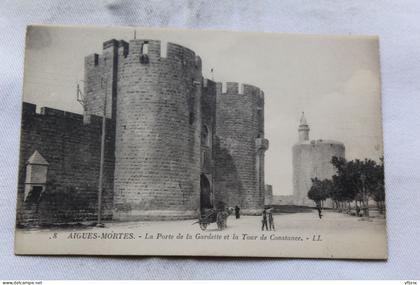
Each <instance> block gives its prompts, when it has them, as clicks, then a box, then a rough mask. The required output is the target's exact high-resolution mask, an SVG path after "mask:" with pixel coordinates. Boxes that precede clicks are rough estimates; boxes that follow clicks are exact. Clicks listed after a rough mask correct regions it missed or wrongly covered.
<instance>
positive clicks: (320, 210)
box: [316, 205, 322, 219]
mask: <svg viewBox="0 0 420 285" xmlns="http://www.w3.org/2000/svg"><path fill="white" fill-rule="evenodd" d="M316 209H317V210H318V216H319V218H320V219H322V213H321V212H322V209H321V205H317V206H316Z"/></svg>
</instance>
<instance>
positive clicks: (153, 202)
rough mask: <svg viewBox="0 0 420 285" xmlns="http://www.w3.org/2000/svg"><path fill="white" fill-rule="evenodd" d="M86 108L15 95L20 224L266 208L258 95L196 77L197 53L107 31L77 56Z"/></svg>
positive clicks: (261, 104)
mask: <svg viewBox="0 0 420 285" xmlns="http://www.w3.org/2000/svg"><path fill="white" fill-rule="evenodd" d="M84 81H85V85H84V90H83V95H84V96H83V100H82V103H83V106H84V114H83V115H79V114H75V113H69V112H65V111H60V110H56V109H52V108H46V107H44V108H41V111H40V112H39V113H38V112H36V106H35V105H33V104H29V103H23V117H22V131H21V149H20V153H21V155H20V167H19V182H18V183H19V185H18V207H17V209H18V218H17V220H18V224H21V225H25V224H51V223H65V222H69V221H71V222H77V221H86V220H93V219H95V218H96V215H97V212H98V211H97V207H98V187H99V185H98V184H99V181H100V179H99V173H100V167H101V163H100V161H101V135H102V131H101V129H102V127H103V125H102V117H103V114H106V124H105V147H104V148H103V150H104V160H103V161H104V163H103V179H102V180H101V181H102V182H103V193H102V198H101V199H100V200H101V202H102V210H101V211H102V215H103V217H104V219H108V220H111V219H112V220H117V221H129V220H133V221H135V220H153V219H174V220H175V219H185V218H196V217H197V216H198V213H199V212H200V210H202V209H206V208H212V207H219V206H220V205H222V206H223V205H225V206H229V207H234V206H236V205H238V206H239V207H240V208H241V211H242V213H244V214H256V213H260V211H261V210H262V208H263V207H264V187H265V185H264V153H265V151H266V150H267V148H268V140H267V139H265V138H264V93H263V91H262V90H260V89H259V88H258V87H255V86H252V85H246V84H244V85H239V84H238V83H232V82H228V83H226V84H222V83H219V82H217V83H216V82H214V81H212V80H209V79H205V78H203V75H202V70H201V59H200V57H198V56H196V55H195V53H194V52H193V51H192V50H190V49H188V48H186V47H183V46H180V45H177V44H173V43H168V44H167V46H165V47H163V46H161V43H160V41H155V40H138V39H136V40H131V41H130V42H129V43H128V42H125V41H122V40H121V41H117V40H114V39H113V40H110V41H107V42H105V43H104V44H103V52H102V54H92V55H89V56H87V57H86V58H85V80H84Z"/></svg>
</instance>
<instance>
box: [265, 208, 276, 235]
mask: <svg viewBox="0 0 420 285" xmlns="http://www.w3.org/2000/svg"><path fill="white" fill-rule="evenodd" d="M267 214H268V227H269V228H270V231H271V230H273V231H274V230H275V228H274V219H273V208H270V209H268V210H267Z"/></svg>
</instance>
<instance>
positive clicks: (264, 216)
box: [261, 209, 268, 231]
mask: <svg viewBox="0 0 420 285" xmlns="http://www.w3.org/2000/svg"><path fill="white" fill-rule="evenodd" d="M261 222H262V227H261V230H262V231H263V230H264V226H265V230H266V231H268V225H267V211H266V210H265V209H264V211H263V212H262V220H261Z"/></svg>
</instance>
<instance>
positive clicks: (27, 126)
mask: <svg viewBox="0 0 420 285" xmlns="http://www.w3.org/2000/svg"><path fill="white" fill-rule="evenodd" d="M22 110H23V111H22V126H21V145H20V160H19V178H18V204H17V222H18V224H20V225H27V224H31V223H33V224H41V225H42V224H53V223H63V222H78V221H86V220H93V219H96V213H97V194H98V179H99V164H100V145H101V143H100V140H101V122H102V118H99V117H96V116H93V117H92V118H91V123H90V124H87V125H85V124H83V116H82V115H79V114H74V113H69V112H64V111H59V110H55V109H51V108H42V109H41V114H37V113H36V112H35V110H36V105H33V104H29V103H23V109H22ZM106 134H107V136H106V146H105V167H104V192H103V217H104V218H105V219H110V218H111V215H112V188H113V176H114V140H113V137H114V126H113V124H112V122H111V121H110V120H108V122H107V131H106ZM35 150H37V151H38V152H39V153H40V154H41V155H42V156H43V157H44V158H45V159H46V160H47V161H48V163H49V166H48V173H47V186H46V190H45V192H44V193H43V194H42V195H41V198H40V201H39V203H37V204H35V205H27V204H26V203H25V202H24V201H23V200H24V197H23V195H24V183H25V174H26V162H27V160H28V158H29V157H30V156H31V155H32V154H33V153H34V151H35Z"/></svg>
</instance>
